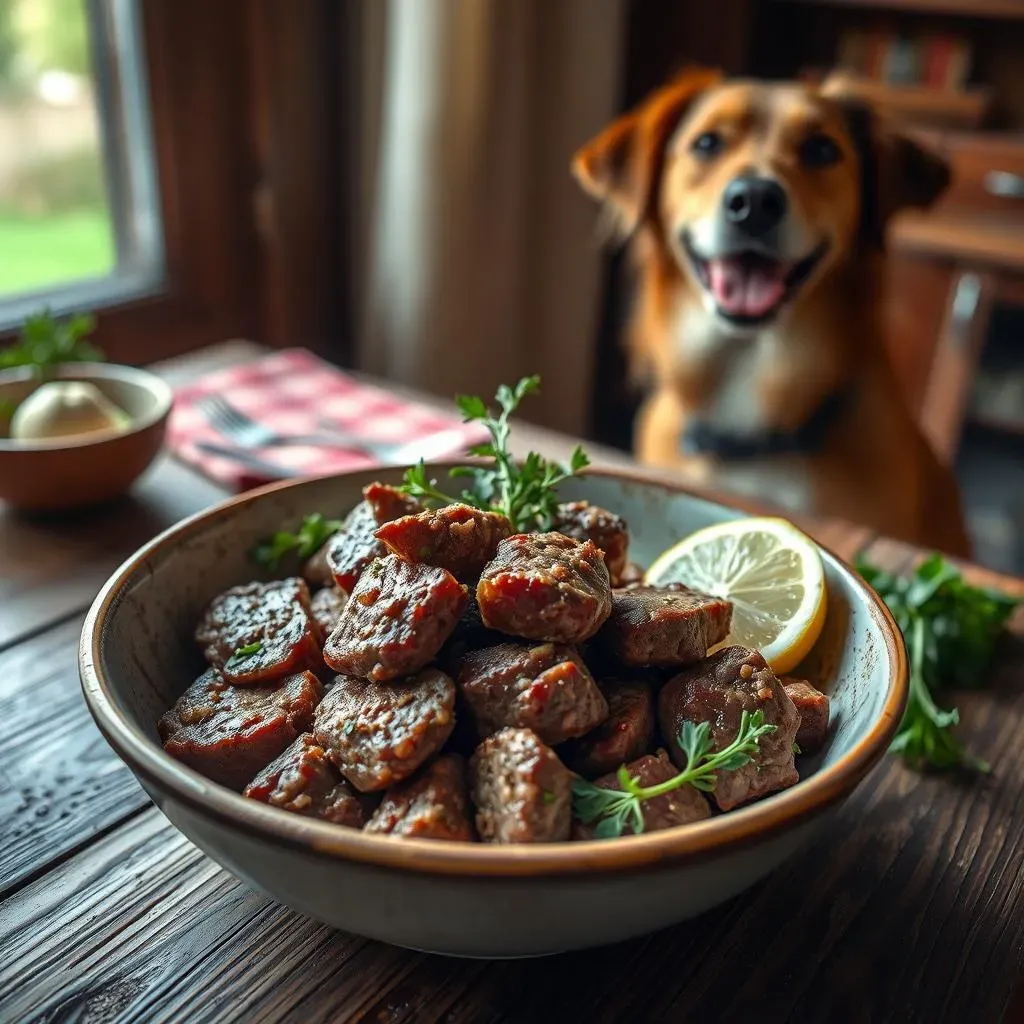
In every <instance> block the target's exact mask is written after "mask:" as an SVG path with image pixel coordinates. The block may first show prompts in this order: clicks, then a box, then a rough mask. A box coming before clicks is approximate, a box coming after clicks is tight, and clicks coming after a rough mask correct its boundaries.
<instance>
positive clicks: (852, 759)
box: [79, 462, 909, 878]
mask: <svg viewBox="0 0 1024 1024" xmlns="http://www.w3.org/2000/svg"><path fill="white" fill-rule="evenodd" d="M432 465H433V466H434V467H436V468H438V469H443V468H444V467H445V466H447V465H450V463H445V462H438V463H433V464H432ZM380 468H382V469H383V468H385V467H380ZM368 472H372V469H370V470H368V469H365V468H361V469H358V470H351V471H348V472H344V473H337V474H331V475H330V476H329V477H305V478H302V479H299V480H287V481H281V482H276V483H271V484H267V485H265V486H263V487H260V488H257V489H254V490H251V491H247V492H246V493H245V494H242V495H237V496H235V497H232V498H228V499H227V500H226V501H223V502H221V503H219V504H217V505H215V506H213V507H212V508H208V509H204V510H203V511H201V512H197V513H195V514H194V515H192V516H189V517H188V518H186V519H183V520H182V521H181V522H179V523H177V524H175V525H174V526H172V527H170V528H169V529H167V530H164V531H163V532H162V533H160V534H159V535H158V536H157V537H155V538H154V539H153V540H151V541H150V542H149V543H147V544H145V545H143V546H142V547H141V548H139V549H138V551H136V552H135V553H134V554H133V555H131V556H130V557H129V558H128V559H126V560H125V562H123V563H122V565H121V566H120V567H119V568H118V569H117V570H116V571H115V572H114V573H113V574H112V576H111V577H110V578H109V579H108V581H107V582H106V583H105V584H104V585H103V587H102V588H101V590H100V592H99V594H98V595H97V596H96V599H95V600H94V602H93V604H92V606H91V607H90V609H89V611H88V613H87V615H86V617H85V621H84V624H83V628H82V634H81V642H80V646H79V674H80V678H81V683H82V689H83V693H84V695H85V700H86V703H87V705H88V707H89V710H90V712H91V714H92V716H93V718H94V719H95V721H96V723H97V725H98V727H99V729H100V731H101V732H102V734H103V735H104V737H105V738H106V739H107V742H108V743H110V745H111V746H112V747H113V748H114V751H115V752H116V753H117V754H118V756H119V757H120V758H121V759H122V760H123V761H124V762H125V763H126V764H127V765H128V767H129V768H131V769H132V771H133V772H134V773H135V774H137V775H139V776H140V777H142V778H143V779H144V780H146V781H148V782H149V783H150V784H151V785H153V786H155V787H156V789H157V791H158V792H159V793H160V795H161V796H163V795H164V794H165V793H166V794H169V795H170V796H171V797H173V799H174V800H176V801H179V802H181V803H183V804H185V805H187V806H188V807H190V808H191V809H192V810H194V811H197V812H199V813H200V814H201V815H203V816H205V817H207V818H213V819H214V820H215V821H216V822H217V824H219V825H221V826H225V827H228V828H231V829H236V830H241V831H243V832H245V833H248V834H249V835H251V836H254V837H256V838H258V839H261V840H263V841H265V842H272V843H276V844H278V845H281V846H285V847H290V848H292V849H295V850H297V851H300V852H303V853H305V854H307V855H313V856H316V857H321V858H326V859H329V860H344V861H357V862H360V863H363V864H369V865H373V866H376V867H379V868H387V869H393V870H399V871H406V872H413V873H419V874H428V875H442V876H462V877H505V878H515V877H551V876H569V875H575V874H580V873H582V872H586V873H587V874H588V875H594V874H622V873H624V872H625V873H628V872H630V871H636V870H641V869H652V868H656V867H661V866H668V865H678V864H681V863H688V862H698V861H704V860H708V859H711V858H714V857H716V856H720V855H724V854H726V853H730V852H733V851H737V850H740V849H743V848H747V847H750V846H751V845H754V844H756V843H759V842H761V841H762V840H764V839H767V838H769V837H770V836H773V835H776V834H778V833H780V832H782V831H784V830H787V829H790V828H794V827H796V826H798V825H800V824H803V823H806V822H809V821H810V820H812V819H813V818H815V817H817V816H818V815H820V814H821V813H823V812H825V811H826V810H827V809H829V808H830V807H832V806H834V805H835V804H837V803H839V802H840V801H842V800H843V799H845V797H846V796H848V795H849V793H850V792H852V791H853V789H854V788H855V787H856V786H857V785H858V784H859V783H860V781H861V780H862V779H863V778H864V777H865V776H866V775H867V774H868V772H869V771H870V770H871V769H872V768H873V767H874V766H875V764H877V763H878V761H879V760H880V759H881V758H882V756H883V755H884V754H885V752H886V750H887V749H888V747H889V744H890V742H891V740H892V738H893V736H894V734H895V732H896V729H897V727H898V725H899V722H900V720H901V718H902V716H903V711H904V709H905V707H906V702H907V698H908V686H909V684H908V668H907V655H906V648H905V646H904V643H903V639H902V635H901V633H900V630H899V628H898V627H897V625H896V622H895V620H894V619H893V617H892V615H891V613H890V612H889V609H888V608H887V607H886V606H885V604H884V602H883V601H882V600H881V599H880V598H879V597H878V595H877V594H876V593H875V591H874V590H873V589H872V588H871V587H870V586H869V585H868V584H867V583H865V582H864V581H863V580H862V579H861V578H860V577H859V576H858V575H857V573H856V572H855V571H854V570H853V568H852V567H851V566H850V565H849V564H848V563H847V562H846V561H845V560H844V559H842V558H840V557H839V556H838V555H836V554H835V553H834V552H832V551H831V550H830V549H829V548H827V547H825V546H823V545H820V544H819V545H818V547H819V549H820V550H821V551H822V553H823V556H824V558H825V559H826V561H831V562H832V563H833V567H834V568H836V569H837V570H838V571H839V572H841V573H845V574H846V575H847V576H848V577H849V579H850V581H851V583H852V584H853V586H854V587H855V588H857V589H859V590H860V591H861V592H862V596H863V598H864V601H865V605H866V607H867V608H868V610H869V612H870V614H871V615H872V617H873V618H874V620H875V623H876V625H877V626H878V628H879V630H880V632H881V634H882V638H883V640H884V642H885V646H886V652H887V655H888V659H889V665H890V672H889V679H888V682H887V687H886V694H885V702H884V705H883V707H882V710H881V712H880V714H879V716H878V718H877V719H876V720H875V721H874V722H872V724H871V726H870V728H869V729H868V730H867V732H866V734H865V735H863V736H862V737H861V738H860V739H859V740H857V742H856V743H855V744H854V745H853V747H852V748H851V750H849V751H848V752H847V753H845V754H843V755H842V756H841V757H840V758H839V759H838V760H837V762H836V763H835V764H833V765H830V766H829V767H828V768H825V769H822V770H820V771H818V772H816V773H815V774H814V775H812V776H810V777H809V778H807V779H805V780H803V781H801V782H800V783H798V784H797V785H796V786H793V787H791V788H789V789H786V790H783V791H782V792H779V793H775V794H773V795H772V796H770V797H767V798H766V799H764V800H760V801H757V802H755V803H753V804H750V805H748V806H746V807H742V808H739V809H738V810H734V811H730V812H729V813H728V814H722V815H717V816H714V817H712V818H709V819H707V820H706V821H701V822H695V823H692V824H690V825H687V826H686V827H685V828H677V829H665V830H662V831H657V832H649V833H645V834H643V835H639V836H626V837H622V838H621V839H619V840H591V841H585V842H572V843H569V842H564V843H549V844H542V843H538V844H533V845H530V844H522V845H506V846H503V845H488V844H481V843H473V844H470V843H446V842H438V841H436V840H429V839H409V838H405V837H400V838H399V837H394V836H387V835H374V834H372V833H365V832H362V831H359V830H355V829H346V828H339V827H338V826H337V825H334V824H331V823H330V822H324V821H319V820H316V819H313V818H305V817H303V816H301V815H298V814H293V813H289V812H288V811H284V810H281V809H279V808H276V807H270V806H268V805H266V804H263V803H261V802H259V801H255V800H250V799H246V798H245V797H243V796H242V795H241V794H240V793H236V792H234V791H232V790H230V789H227V788H226V787H223V786H219V785H217V784H216V783H213V782H210V781H209V780H208V779H206V778H205V777H204V776H202V775H201V774H200V773H199V772H197V771H195V770H194V769H192V768H189V767H187V766H186V765H184V764H182V763H181V762H179V761H176V760H174V759H173V758H172V757H171V756H170V755H169V754H167V753H165V752H164V750H163V748H162V747H160V746H159V744H157V743H155V742H154V741H153V740H152V739H151V738H150V737H149V736H147V735H146V734H145V733H144V732H143V731H142V730H141V729H140V728H139V727H138V726H136V725H135V724H134V723H133V722H132V721H130V720H129V719H128V718H127V716H122V715H121V714H120V713H119V711H118V710H117V707H116V703H115V701H114V699H113V696H112V692H111V687H110V683H109V681H108V679H107V678H106V676H105V672H104V669H103V663H102V657H101V648H102V643H103V625H104V622H105V619H106V617H107V614H108V613H109V611H110V609H111V608H112V607H113V606H114V604H115V602H116V601H117V600H118V598H119V595H120V594H121V592H122V590H124V588H125V587H126V585H127V584H128V583H129V581H130V580H132V579H133V578H134V577H135V575H136V573H137V572H138V571H139V569H140V567H141V566H142V565H143V564H144V563H145V561H146V560H147V559H148V558H149V557H150V556H151V555H154V554H155V553H157V552H159V551H160V550H161V549H164V548H167V547H168V546H171V547H173V546H175V545H176V544H177V543H179V542H180V541H183V540H185V539H186V538H187V537H189V536H190V535H194V534H196V533H198V532H201V531H202V530H203V529H204V528H205V527H206V526H207V524H208V523H209V522H210V521H211V520H217V519H220V518H223V517H229V516H231V515H233V514H234V512H235V510H237V509H238V508H240V507H244V506H246V505H248V504H251V503H254V502H258V501H260V500H262V499H263V498H264V497H265V496H266V495H268V494H271V493H277V492H279V491H282V490H286V489H289V488H293V487H296V486H299V485H302V484H307V483H309V482H310V480H312V479H318V480H321V481H322V480H325V479H344V478H345V477H349V476H357V475H365V474H366V473H368ZM587 472H588V473H590V474H591V475H594V476H602V477H611V478H615V479H619V480H625V481H627V482H630V483H633V484H644V485H653V486H656V487H659V488H661V489H663V490H667V491H669V492H671V493H673V494H682V495H689V496H691V497H693V498H694V499H695V500H699V501H707V502H708V503H709V504H712V505H717V506H718V507H720V508H724V509H727V510H729V511H735V510H736V508H735V506H731V505H728V504H725V503H724V502H721V501H714V500H711V501H709V499H707V498H706V497H705V496H704V495H703V494H700V493H698V492H694V491H693V490H692V489H690V488H688V487H686V486H683V485H682V484H680V483H678V482H676V481H671V480H667V479H665V478H664V477H660V476H658V475H656V474H652V473H647V472H644V471H642V470H622V469H613V468H607V469H606V468H591V469H589V470H588V471H587ZM815 543H817V542H815ZM156 802H157V804H158V806H161V801H160V800H159V799H157V801H156Z"/></svg>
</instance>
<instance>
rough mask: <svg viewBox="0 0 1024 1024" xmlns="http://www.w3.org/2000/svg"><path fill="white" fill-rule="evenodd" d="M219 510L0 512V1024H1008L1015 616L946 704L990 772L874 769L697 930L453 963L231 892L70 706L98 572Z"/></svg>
mask: <svg viewBox="0 0 1024 1024" xmlns="http://www.w3.org/2000/svg"><path fill="white" fill-rule="evenodd" d="M252 352H253V349H252V347H251V346H245V345H241V344H236V345H229V346H222V347H219V348H217V349H212V350H207V351H206V352H203V353H200V354H198V355H196V356H193V357H189V358H187V359H185V360H180V361H178V362H176V363H174V364H168V365H167V366H166V368H165V370H164V372H165V374H166V376H167V377H168V378H169V379H170V380H172V381H180V380H183V379H188V378H189V377H190V376H193V375H195V374H196V373H197V372H199V371H200V370H206V369H209V368H211V367H212V366H215V365H223V364H225V363H230V362H233V361H237V360H238V359H240V358H244V357H247V356H249V355H251V354H252ZM520 440H521V441H525V442H526V443H527V444H529V445H531V446H534V447H538V448H541V449H543V450H545V451H552V450H555V451H565V450H567V448H568V446H569V442H568V439H565V438H560V437H557V436H555V435H552V434H549V433H546V432H541V431H534V430H525V429H524V430H523V431H521V432H520ZM595 454H596V455H597V459H596V461H599V462H603V463H615V462H622V461H624V460H623V457H622V456H621V454H616V453H613V452H606V451H597V452H595ZM222 497H223V494H222V492H221V491H220V490H219V489H218V488H217V487H215V486H213V485H212V484H210V483H209V482H208V481H205V480H203V479H202V478H200V477H198V476H196V475H194V474H192V473H191V472H189V471H187V470H186V469H184V468H182V467H181V466H179V465H177V464H175V463H174V462H172V461H169V460H165V461H163V462H162V463H160V464H159V465H158V466H157V467H155V468H154V469H153V471H152V472H151V473H150V474H149V475H148V476H147V477H146V478H145V480H144V481H143V482H142V484H141V486H139V487H138V488H137V490H136V492H135V495H134V496H133V497H132V498H130V499H127V500H125V501H123V502H121V503H120V504H118V505H117V506H115V507H113V508H110V509H107V510H103V511H97V512H93V513H89V514H87V515H83V516H78V517H75V518H73V519H68V520H54V521H49V522H38V521H36V522H32V521H27V520H24V519H20V518H18V517H16V516H14V515H12V514H10V513H6V514H5V513H3V512H0V837H2V842H0V1021H3V1022H5V1024H11V1022H20V1021H38V1022H40V1024H41V1022H43V1021H46V1022H58V1021H60V1022H72V1021H75V1022H86V1021H89V1022H92V1024H97V1022H100V1024H109V1022H113V1021H142V1022H147V1024H149V1022H157V1021H188V1022H200V1021H216V1022H224V1021H244V1022H246V1024H254V1022H266V1021H278V1020H289V1021H302V1022H310V1021H344V1022H347V1021H357V1020H358V1021H373V1022H382V1024H398V1022H401V1021H415V1022H421V1021H444V1022H446V1024H456V1022H464V1021H517V1022H518V1021H522V1022H535V1021H544V1020H549V1019H551V1020H558V1021H569V1020H586V1021H619V1022H639V1021H646V1020H687V1021H689V1020H693V1021H705V1022H719V1021H748V1020H754V1019H756V1020H758V1021H759V1022H760V1024H765V1022H770V1021H781V1020H787V1019H793V1020H799V1021H807V1022H815V1021H824V1020H828V1021H836V1022H846V1021H889V1020H892V1021H900V1022H907V1021H927V1022H929V1024H933V1022H938V1021H955V1022H964V1021H970V1022H972V1024H979V1022H980V1024H984V1022H988V1021H997V1020H999V1019H1000V1018H1001V1017H1002V1016H1003V1015H1004V1014H1005V1019H1007V1020H1011V1021H1012V1020H1024V1002H1021V1001H1019V999H1018V998H1015V995H1014V992H1015V986H1016V981H1017V977H1018V972H1019V969H1020V966H1021V960H1022V946H1024V911H1022V909H1021V897H1022V890H1024V616H1021V615H1018V617H1017V619H1016V620H1015V622H1014V624H1013V630H1012V632H1013V635H1012V636H1010V637H1007V638H1006V642H1005V644H1004V646H1003V649H1002V651H1001V653H1000V656H999V658H998V661H997V664H996V666H995V668H994V669H993V672H992V678H991V684H992V685H991V689H990V690H988V691H986V692H983V693H971V694H957V695H956V699H957V702H958V703H959V705H960V708H961V711H962V714H963V727H962V729H961V734H962V736H963V738H964V739H965V740H966V742H967V743H968V744H969V745H970V747H971V748H972V749H973V750H975V751H977V752H978V753H979V754H982V755H984V756H985V757H986V758H988V760H990V761H991V762H992V764H993V773H992V775H991V777H990V778H988V779H986V780H984V781H982V782H979V783H975V784H973V785H966V784H958V783H956V782H955V781H953V780H951V779H949V778H944V777H922V776H919V775H915V774H913V773H911V772H909V771H907V770H906V769H904V768H903V767H902V766H901V765H900V764H899V763H898V762H897V761H896V760H894V759H887V760H886V761H885V762H884V763H883V764H882V765H881V766H879V768H878V769H877V770H876V771H875V772H874V773H873V774H872V775H871V777H870V778H869V779H867V780H866V781H865V782H864V783H863V784H862V785H861V787H860V788H859V790H858V791H857V792H856V793H855V795H854V796H853V797H852V798H851V799H850V800H849V801H848V803H847V804H846V805H845V807H844V808H843V809H842V811H841V812H840V813H839V814H838V815H837V816H836V817H835V819H834V820H832V822H831V824H830V825H828V826H827V827H826V828H825V829H824V830H823V831H822V832H821V833H820V835H819V836H818V838H817V840H816V841H815V842H814V843H813V844H812V845H811V846H810V847H808V848H807V849H806V850H804V852H803V853H802V854H801V855H799V856H797V857H795V858H794V859H793V860H791V861H790V862H788V863H787V864H785V865H784V866H783V867H782V868H780V869H779V870H778V871H776V872H775V873H774V874H772V875H771V876H770V877H769V878H768V879H767V880H766V881H764V882H762V883H761V884H759V885H758V886H757V887H756V888H754V889H753V890H752V891H750V892H749V893H747V894H746V895H744V896H741V897H738V898H737V899H735V900H733V901H732V902H731V903H729V904H727V905H726V906H724V907H722V908H720V909H718V910H716V911H714V912H711V913H708V914H706V915H705V916H704V917H702V918H700V919H698V920H696V921H692V922H690V923H687V924H684V925H681V926H679V927H676V928H673V929H670V930H669V931H666V932H662V933H659V934H656V935H651V936H648V937H646V938H642V939H637V940H635V941H631V942H627V943H623V944H621V945H617V946H613V947H608V948H604V949H598V950H595V951H591V952H586V953H572V954H567V955H564V956H558V957H551V958H548V959H542V960H529V961H506V962H493V963H488V962H483V961H472V960H454V959H446V958H442V957H436V956H429V955H425V954H420V953H411V952H407V951H404V950H401V949H396V948H393V947H389V946H385V945H382V944H380V943H376V942H371V941H368V940H366V939H362V938H359V937H357V936H354V935H346V934H341V933H338V932H334V931H332V930H330V929H328V928H326V927H323V926H321V925H319V924H316V923H314V922H312V921H310V920H307V919H305V918H303V917H300V916H298V915H297V914H295V913H293V912H291V911H289V910H286V909H285V908H283V907H281V906H278V905H276V904H274V903H273V902H271V901H270V900H269V899H267V898H266V897H264V896H262V895H259V894H257V893H254V892H251V891H249V890H248V889H247V888H246V887H245V886H244V885H242V884H241V883H240V882H237V881H236V880H235V879H234V878H232V877H231V876H230V875H228V874H226V873H225V872H224V871H222V870H221V869H220V868H219V867H218V866H217V865H216V864H214V863H213V862H212V861H210V860H208V859H207V858H206V857H205V856H204V855H203V854H202V853H200V852H199V851H198V850H197V849H195V848H194V847H193V846H191V845H190V844H189V843H188V841H187V840H185V839H184V838H183V837H182V836H181V835H180V834H179V833H178V832H176V831H175V830H174V829H173V828H172V827H171V826H170V825H169V824H168V823H167V822H166V821H165V820H164V818H163V817H162V816H161V815H160V813H159V812H158V811H157V810H156V809H155V808H153V807H152V806H151V804H150V802H149V800H148V799H147V797H146V796H145V794H144V793H143V792H142V790H141V789H140V788H139V786H138V785H137V784H136V783H135V781H134V779H133V777H132V775H131V773H130V772H129V771H128V770H127V769H126V768H125V767H124V766H123V765H122V764H121V763H120V762H119V761H118V760H117V758H116V757H115V756H114V755H113V753H112V752H111V751H110V749H109V748H108V747H107V745H106V743H105V742H104V741H103V740H102V739H101V737H100V735H99V733H98V732H97V731H96V728H95V727H94V725H93V723H92V720H91V718H90V717H89V715H88V712H87V711H86V708H85V705H84V703H83V701H82V698H81V695H80V693H79V684H78V671H77V666H76V654H77V644H78V636H79V630H80V628H81V624H82V618H83V614H84V612H85V610H86V608H87V606H88V604H89V603H90V601H91V600H92V598H93V596H94V594H95V593H96V591H97V589H98V588H99V586H100V584H101V583H102V582H103V580H104V579H105V578H106V577H107V575H108V574H109V573H110V572H111V571H112V570H113V569H114V568H115V567H116V566H117V565H118V564H119V563H120V562H121V560H122V559H123V558H125V557H126V556H127V555H128V554H129V553H130V552H131V551H132V550H133V549H134V548H136V547H137V546H138V545H139V544H141V543H142V542H143V541H145V540H147V539H148V538H149V537H150V536H152V535H153V534H154V533H155V532H156V531H157V530H160V529H162V528H163V527H165V526H167V525H169V524H171V523H173V522H174V521H175V520H177V519H179V518H180V517H181V516H183V515H185V514H187V513H190V512H193V511H195V510H198V509H201V508H203V507H205V506H208V505H210V504H211V503H213V502H215V501H218V500H219V499H221V498H222ZM803 525H804V526H805V527H806V528H808V529H809V530H810V531H811V532H812V533H813V534H814V535H815V536H817V537H818V538H819V539H820V540H821V541H822V542H824V543H826V544H828V545H829V546H831V547H832V548H833V549H834V550H836V551H837V552H839V553H840V554H842V555H844V556H847V557H852V556H853V555H854V554H855V553H856V552H857V551H861V550H863V551H866V552H867V553H868V554H869V555H870V557H871V558H873V559H874V560H875V561H876V562H879V563H881V564H882V565H884V566H887V567H889V568H892V569H905V568H907V567H908V566H910V565H911V563H912V561H913V560H914V558H915V557H917V556H918V555H919V552H916V551H914V550H913V549H910V548H907V547H905V546H903V545H899V544H895V543H893V542H890V541H886V540H884V539H879V538H875V537H872V536H871V535H869V534H868V533H867V532H866V531H864V530H862V529H858V528H854V527H851V526H849V525H847V524H842V523H835V522H817V523H806V522H805V523H804V524H803ZM969 573H970V575H971V576H972V577H975V578H977V579H985V580H986V581H987V582H990V583H996V584H998V585H1001V586H1004V587H1005V588H1007V589H1010V590H1014V591H1015V592H1017V593H1024V583H1022V582H1021V581H1016V580H1010V579H998V578H994V577H992V574H989V573H984V572H982V571H980V570H977V569H973V568H971V569H969Z"/></svg>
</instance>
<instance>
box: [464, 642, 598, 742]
mask: <svg viewBox="0 0 1024 1024" xmlns="http://www.w3.org/2000/svg"><path fill="white" fill-rule="evenodd" d="M454 669H455V681H456V683H457V685H458V687H459V693H460V694H461V696H462V699H463V700H464V701H465V703H466V706H467V708H468V709H469V711H470V714H471V715H472V717H473V721H474V724H475V725H476V732H477V737H478V738H480V739H482V738H483V737H484V736H487V735H489V734H490V733H492V732H496V731H497V730H498V729H500V728H502V727H503V726H507V725H508V726H520V727H522V728H524V729H532V730H533V731H534V732H535V733H536V734H537V735H538V736H539V737H540V738H541V739H542V740H543V741H544V742H545V743H549V744H551V745H552V746H554V745H555V744H556V743H561V742H563V740H567V739H569V738H570V737H573V736H582V735H583V734H584V733H585V732H589V731H590V730H591V729H593V728H594V726H595V725H597V724H598V723H599V722H603V721H604V720H605V718H607V716H608V705H607V703H606V702H605V699H604V697H603V696H602V694H601V691H600V690H599V689H598V688H597V684H596V683H595V682H594V679H593V677H592V676H591V675H590V672H589V671H587V666H586V665H584V664H583V660H582V659H581V658H580V656H579V655H578V654H577V653H576V651H574V650H573V649H572V648H571V647H566V646H563V645H561V644H539V645H536V646H533V645H530V644H514V643H504V644H498V646H497V647H488V648H485V649H483V650H477V651H469V652H467V653H466V654H464V655H463V656H462V657H461V658H459V659H458V662H457V664H456V665H455V666H454Z"/></svg>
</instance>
